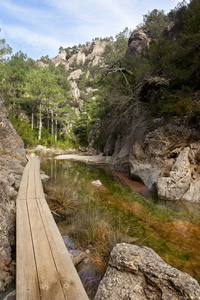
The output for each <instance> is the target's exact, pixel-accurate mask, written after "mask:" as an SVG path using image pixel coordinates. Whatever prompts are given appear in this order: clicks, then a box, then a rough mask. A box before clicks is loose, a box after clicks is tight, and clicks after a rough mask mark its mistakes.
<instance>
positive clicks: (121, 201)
mask: <svg viewBox="0 0 200 300" xmlns="http://www.w3.org/2000/svg"><path fill="white" fill-rule="evenodd" d="M41 169H42V170H43V171H45V173H46V174H47V175H49V176H50V177H51V182H52V183H61V182H62V183H63V184H66V185H68V184H73V186H74V189H75V190H76V191H77V193H78V195H79V200H80V201H81V203H82V205H81V209H83V208H84V209H85V210H86V211H87V210H88V207H93V208H94V207H95V210H99V211H101V212H103V211H105V212H106V213H108V214H109V215H112V219H113V221H114V223H115V224H116V226H117V227H118V228H119V226H120V228H121V230H122V231H123V232H126V235H127V236H128V237H129V242H130V243H135V244H137V245H140V246H142V245H145V246H147V247H151V248H152V249H153V250H154V251H156V252H157V253H158V254H159V255H160V256H161V257H162V258H163V259H164V260H165V261H166V262H167V263H168V264H170V265H172V266H173V267H175V268H178V269H179V270H181V271H183V272H187V273H188V274H190V275H191V276H193V277H194V278H196V279H197V280H198V281H199V282H200V251H199V249H200V238H199V236H200V204H197V203H189V202H181V201H161V200H159V199H156V197H153V196H141V195H140V194H138V193H137V192H134V191H133V190H131V189H130V188H129V187H127V186H126V185H125V184H124V183H122V182H120V181H119V180H118V179H117V178H116V177H115V176H113V174H112V172H111V170H110V169H109V168H108V167H105V166H96V165H91V164H86V163H82V162H73V161H67V160H62V161H56V160H47V161H43V162H42V163H41ZM95 180H100V181H101V183H102V184H103V186H101V187H96V186H94V185H92V184H91V182H93V181H95ZM80 213H81V210H80ZM66 224H67V223H66V222H65V221H64V222H60V223H58V227H59V229H60V231H61V234H62V235H68V234H69V232H68V227H67V225H66ZM126 241H127V240H126Z"/></svg>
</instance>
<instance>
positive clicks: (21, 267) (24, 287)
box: [16, 198, 40, 300]
mask: <svg viewBox="0 0 200 300" xmlns="http://www.w3.org/2000/svg"><path fill="white" fill-rule="evenodd" d="M16 214H17V223H16V227H17V245H16V252H17V253H16V254H17V259H16V263H17V274H16V277H17V280H16V298H17V300H36V299H40V291H39V284H38V277H37V271H36V265H35V257H34V253H33V245H32V238H31V231H30V223H29V219H28V214H27V205H26V200H24V199H20V198H17V203H16Z"/></svg>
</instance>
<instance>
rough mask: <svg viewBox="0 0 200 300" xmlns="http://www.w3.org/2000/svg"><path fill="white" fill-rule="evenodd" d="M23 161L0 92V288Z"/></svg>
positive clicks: (8, 272)
mask: <svg viewBox="0 0 200 300" xmlns="http://www.w3.org/2000/svg"><path fill="white" fill-rule="evenodd" d="M25 163H26V158H25V151H24V146H23V142H22V140H21V138H20V137H19V136H18V135H17V133H16V131H15V129H14V127H13V126H12V124H11V122H10V120H9V118H8V114H7V111H6V108H5V106H4V102H3V99H2V98H1V96H0V216H1V217H0V292H1V291H3V290H4V289H5V286H6V285H7V284H9V283H10V282H11V280H12V279H13V277H12V273H13V271H14V264H13V262H12V258H11V247H13V245H14V243H15V200H14V199H15V198H16V195H17V189H18V188H19V184H20V180H21V176H22V172H23V168H24V166H25Z"/></svg>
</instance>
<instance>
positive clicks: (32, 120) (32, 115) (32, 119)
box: [31, 108, 34, 130]
mask: <svg viewBox="0 0 200 300" xmlns="http://www.w3.org/2000/svg"><path fill="white" fill-rule="evenodd" d="M33 123H34V114H33V108H32V113H31V129H32V130H33Z"/></svg>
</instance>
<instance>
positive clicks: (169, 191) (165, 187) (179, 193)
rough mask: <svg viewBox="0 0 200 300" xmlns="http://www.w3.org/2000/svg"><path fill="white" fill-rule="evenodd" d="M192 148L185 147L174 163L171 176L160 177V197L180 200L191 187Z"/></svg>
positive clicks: (158, 188)
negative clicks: (190, 153)
mask: <svg viewBox="0 0 200 300" xmlns="http://www.w3.org/2000/svg"><path fill="white" fill-rule="evenodd" d="M189 151H190V148H189V147H186V148H184V149H183V150H182V151H181V152H180V154H179V156H178V158H177V160H176V162H175V163H174V165H173V167H172V169H171V171H170V174H169V175H170V176H169V177H160V178H158V180H157V191H158V197H160V198H161V199H168V200H179V199H182V198H183V195H184V194H185V193H186V192H187V190H188V189H189V186H190V183H191V170H190V161H189V158H188V156H189Z"/></svg>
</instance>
